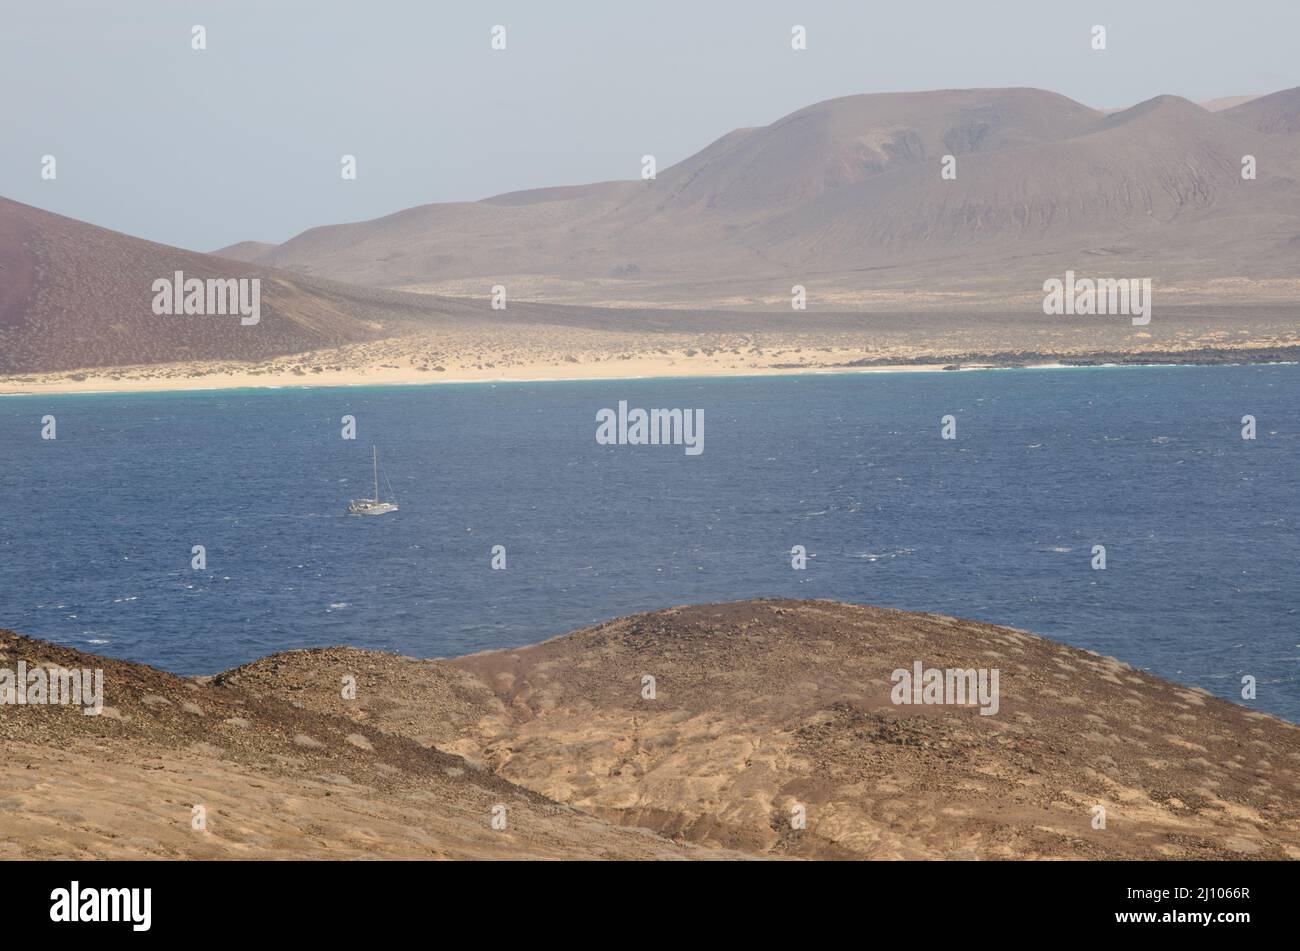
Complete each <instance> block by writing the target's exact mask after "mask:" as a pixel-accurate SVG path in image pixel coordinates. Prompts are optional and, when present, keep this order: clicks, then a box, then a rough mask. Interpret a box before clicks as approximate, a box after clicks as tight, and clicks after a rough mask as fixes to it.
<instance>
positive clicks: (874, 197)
mask: <svg viewBox="0 0 1300 951" xmlns="http://www.w3.org/2000/svg"><path fill="white" fill-rule="evenodd" d="M1297 129H1300V94H1298V92H1297V90H1288V91H1284V92H1280V93H1276V94H1274V95H1271V96H1265V97H1262V98H1259V99H1254V100H1251V101H1249V102H1246V103H1244V104H1242V105H1238V106H1235V107H1232V108H1228V109H1224V110H1222V111H1219V112H1211V111H1209V110H1208V109H1205V108H1203V107H1201V106H1198V105H1196V104H1195V103H1192V102H1190V101H1188V100H1186V99H1182V98H1179V97H1177V96H1160V97H1157V98H1155V99H1151V100H1149V101H1147V102H1143V103H1140V104H1138V105H1136V106H1134V107H1132V108H1130V109H1126V110H1123V111H1120V112H1117V113H1113V114H1109V115H1108V114H1103V113H1101V112H1098V111H1096V110H1093V109H1089V108H1087V107H1085V106H1083V105H1081V104H1079V103H1077V102H1074V101H1072V100H1070V99H1067V98H1065V97H1064V96H1059V95H1056V94H1054V93H1050V92H1045V91H1042V90H1036V89H968V90H939V91H933V92H921V93H890V94H877V95H861V96H848V97H844V98H840V99H833V100H829V101H827V102H822V103H818V104H816V105H812V106H809V107H807V108H805V109H800V110H798V111H797V112H794V113H792V114H790V115H788V116H785V117H783V118H781V119H778V120H777V121H776V122H773V123H772V124H771V125H769V126H765V127H763V128H757V129H739V130H736V131H734V132H731V133H729V134H727V135H725V136H723V137H722V138H721V139H719V140H718V141H716V142H714V143H713V144H711V145H709V146H708V147H706V148H704V149H703V150H701V151H700V152H698V153H696V154H695V155H692V156H690V157H689V158H687V159H685V160H684V161H682V162H679V163H677V164H676V165H673V166H672V167H669V168H664V169H661V170H660V171H659V173H658V175H657V177H656V179H655V180H654V181H623V182H605V183H601V184H597V185H589V186H578V187H570V188H551V189H537V190H533V191H528V192H519V193H514V194H508V195H501V196H497V197H495V198H490V199H487V200H484V201H480V202H461V203H453V204H433V205H425V206H421V207H418V208H411V209H408V210H406V211H402V212H399V213H397V214H394V215H389V216H387V217H384V218H378V219H375V220H372V221H364V222H359V223H355V224H340V225H332V226H326V227H319V228H313V229H311V230H309V231H306V232H303V233H302V234H300V235H298V236H297V237H294V238H292V239H291V240H289V241H287V242H285V243H284V244H282V245H280V246H278V247H276V248H272V249H270V250H265V251H259V252H256V253H255V259H256V260H258V261H260V262H262V263H266V264H271V265H275V266H277V267H285V268H290V269H294V270H299V271H302V272H305V273H310V274H317V275H325V276H330V277H334V278H338V279H342V280H348V281H355V282H357V283H362V284H369V285H375V286H383V287H393V288H406V289H412V290H424V291H432V292H440V293H451V294H459V293H468V292H469V289H470V288H477V287H478V286H480V285H482V284H483V283H484V282H485V281H487V282H497V281H500V282H502V283H505V284H507V285H509V286H510V287H511V288H512V289H513V290H514V292H515V293H516V296H517V297H519V298H520V299H534V300H544V299H545V300H557V301H561V300H562V301H569V302H572V303H586V304H611V303H612V304H618V303H619V302H639V303H640V304H642V305H647V304H650V305H653V304H664V303H669V302H672V303H674V304H675V305H678V306H692V307H697V308H708V307H731V306H736V305H737V304H738V303H743V304H746V305H748V306H754V305H756V303H757V302H756V299H757V298H761V297H763V296H764V295H774V294H778V293H779V294H785V295H788V294H789V288H790V286H791V284H792V283H800V284H803V285H805V286H806V287H807V288H808V292H809V295H810V299H812V300H813V301H815V302H817V303H816V306H825V304H826V302H828V301H837V302H839V303H841V304H843V303H850V304H853V305H867V304H872V303H879V302H880V301H882V300H885V301H888V302H889V304H890V306H892V307H894V308H901V309H907V310H914V309H929V308H930V307H932V306H933V305H934V301H933V300H932V299H931V298H930V297H929V296H927V295H931V294H934V293H937V292H938V293H944V294H946V295H949V299H947V300H945V301H944V302H943V304H944V306H945V307H946V308H947V309H948V310H949V311H950V312H952V313H954V314H959V315H962V314H968V313H969V312H971V311H972V310H974V311H985V312H992V311H997V310H1006V309H1007V308H1008V307H1017V308H1018V307H1026V306H1032V305H1033V303H1034V298H1035V297H1036V298H1037V299H1038V300H1039V301H1041V291H1040V290H1039V289H1040V288H1041V285H1042V282H1043V280H1044V279H1045V278H1046V277H1049V276H1053V275H1059V274H1061V273H1063V272H1064V271H1065V270H1066V269H1067V268H1069V269H1076V270H1079V271H1080V272H1089V271H1091V270H1093V269H1096V270H1097V272H1098V273H1099V274H1104V275H1110V276H1117V277H1118V276H1126V277H1133V276H1141V277H1149V278H1152V279H1153V281H1154V282H1155V283H1156V284H1157V285H1158V286H1160V287H1161V289H1162V292H1163V302H1164V303H1166V304H1169V303H1175V302H1178V303H1188V302H1191V301H1194V300H1198V299H1201V300H1207V299H1212V300H1215V301H1219V302H1223V301H1237V302H1246V301H1255V302H1261V301H1281V300H1293V299H1294V298H1295V292H1296V289H1297V285H1296V283H1295V282H1296V275H1295V264H1296V261H1297V255H1298V254H1300V243H1298V242H1300V135H1298V134H1297ZM946 155H947V156H953V157H954V159H955V161H956V175H955V178H950V179H945V178H943V177H942V176H941V174H940V172H941V164H942V160H943V157H944V156H946ZM1245 155H1253V156H1254V157H1255V159H1256V169H1257V177H1256V178H1254V179H1252V180H1249V181H1247V180H1243V178H1242V175H1241V170H1242V158H1243V156H1245ZM632 171H634V170H629V172H630V173H631V172H632ZM629 177H631V174H630V175H629ZM247 253H249V254H253V253H254V252H251V251H250V252H247ZM1031 292H1032V293H1031Z"/></svg>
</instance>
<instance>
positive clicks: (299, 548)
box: [0, 366, 1300, 722]
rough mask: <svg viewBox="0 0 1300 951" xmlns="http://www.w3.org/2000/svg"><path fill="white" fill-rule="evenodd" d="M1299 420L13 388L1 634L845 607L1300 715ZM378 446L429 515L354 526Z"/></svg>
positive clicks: (935, 384) (918, 392) (462, 634)
mask: <svg viewBox="0 0 1300 951" xmlns="http://www.w3.org/2000/svg"><path fill="white" fill-rule="evenodd" d="M620 400H626V401H627V403H628V405H629V406H631V407H642V408H647V409H649V408H683V409H688V410H693V409H702V410H703V415H704V421H705V427H704V442H703V447H704V451H703V452H702V453H700V454H699V455H689V454H687V453H686V452H685V451H684V447H682V446H672V445H659V446H644V445H600V444H598V443H597V441H596V439H595V433H596V416H597V413H598V412H599V411H600V410H601V409H604V408H615V407H617V405H618V402H619V401H620ZM1297 412H1300V367H1296V366H1237V367H1127V368H1118V367H1117V368H1087V369H1061V370H998V371H980V372H961V373H951V372H950V373H897V374H884V373H880V374H845V375H827V376H788V377H750V378H729V379H708V380H703V379H656V380H636V381H588V382H574V383H562V382H552V383H521V384H467V385H454V384H442V385H432V386H410V387H348V388H318V389H309V388H303V389H280V390H269V389H268V390H222V391H210V392H191V393H167V394H128V395H66V396H20V397H5V398H0V447H3V454H2V455H0V626H4V627H10V628H13V629H15V630H18V631H20V632H22V633H25V634H30V635H33V636H36V637H42V638H46V639H49V640H54V641H57V642H60V643H63V644H67V645H70V646H74V647H78V648H81V649H84V650H89V651H93V652H96V653H101V654H107V655H110V656H113V657H119V658H126V659H130V660H135V661H143V662H146V663H149V664H153V665H156V666H158V667H162V668H165V669H167V670H171V671H175V672H178V673H185V674H192V673H213V672H216V671H219V670H222V669H225V668H229V667H232V666H235V665H237V664H240V663H243V662H246V661H249V660H252V659H254V658H257V657H260V656H263V655H265V654H268V653H271V652H273V651H279V650H285V649H287V648H299V647H308V646H317V645H332V644H349V645H354V646H359V647H366V648H374V649H380V650H388V651H399V652H402V653H406V654H411V655H414V656H420V657H433V656H453V655H458V654H463V653H467V652H470V651H478V650H483V649H487V648H498V647H513V646H518V645H522V644H528V643H532V642H536V641H540V640H543V639H545V638H548V637H551V636H554V635H556V634H560V633H563V632H565V631H568V630H571V629H573V628H576V627H580V626H583V625H588V624H591V623H593V622H596V621H600V620H603V619H607V618H611V617H616V616H618V615H622V614H628V613H631V612H636V611H646V610H651V609H656V608H663V607H668V606H671V605H678V604H686V603H700V602H711V601H727V600H736V599H741V598H753V597H771V596H783V597H795V598H835V599H839V600H844V601H852V602H864V603H871V604H879V605H885V606H890V607H898V608H905V609H909V610H920V611H937V612H943V613H946V614H953V615H959V616H962V617H968V618H975V619H978V620H982V621H989V622H993V623H998V624H1007V625H1012V626H1015V627H1019V628H1023V629H1026V630H1030V631H1033V632H1035V633H1038V634H1042V635H1044V636H1046V637H1049V638H1053V639H1056V640H1059V641H1063V642H1065V643H1068V644H1072V645H1075V646H1078V647H1085V648H1089V649H1092V650H1096V651H1099V652H1101V653H1104V654H1110V655H1114V656H1116V657H1118V658H1120V659H1122V660H1125V661H1127V662H1129V663H1131V664H1133V665H1135V666H1138V667H1141V668H1145V669H1148V670H1150V671H1152V672H1154V673H1156V674H1159V675H1161V676H1163V677H1167V678H1170V679H1172V680H1176V681H1180V682H1183V683H1187V684H1193V685H1198V686H1201V687H1204V688H1206V689H1208V690H1210V691H1212V692H1213V693H1215V694H1218V695H1220V696H1223V697H1226V698H1229V699H1233V700H1237V701H1238V702H1241V699H1242V698H1241V689H1242V688H1241V685H1242V678H1243V677H1246V676H1251V677H1254V678H1255V679H1256V681H1257V690H1258V696H1257V698H1256V699H1255V700H1252V701H1248V704H1249V705H1250V706H1252V707H1254V708H1256V709H1260V710H1264V711H1268V712H1271V713H1275V714H1278V715H1280V716H1283V717H1287V718H1288V719H1290V720H1292V721H1297V722H1300V614H1298V613H1297V597H1296V595H1297V567H1298V566H1300V557H1298V556H1300V536H1298V535H1297V530H1296V529H1297V522H1298V521H1300V438H1298V435H1297V434H1298V433H1300V426H1297V419H1296V414H1297ZM47 415H49V416H53V417H54V418H55V425H56V438H55V439H43V438H42V437H41V431H42V418H43V417H45V416H47ZM1247 415H1250V416H1253V417H1254V418H1255V420H1256V426H1257V438H1255V439H1253V440H1247V439H1243V438H1242V417H1243V416H1247ZM344 416H353V417H355V419H356V439H353V440H347V439H344V438H342V435H341V433H342V429H343V424H342V422H341V420H342V418H343V417H344ZM945 416H952V417H953V419H954V421H955V435H956V438H955V439H944V438H942V435H941V429H942V423H941V420H942V418H943V417H945ZM372 447H377V448H378V451H379V458H380V462H381V464H382V470H383V476H382V477H381V480H380V483H381V484H380V489H381V494H382V495H383V496H384V497H385V498H387V497H388V496H389V494H390V489H389V486H390V484H391V492H392V495H394V496H395V497H396V500H397V501H398V503H399V504H400V510H399V511H397V512H394V513H391V514H388V515H383V516H379V517H362V516H355V515H348V514H347V506H348V502H349V500H350V499H354V498H360V497H364V496H369V495H372V494H373V482H372V479H373V476H372ZM385 477H386V478H385ZM197 545H201V546H203V547H204V549H205V552H206V567H205V568H203V569H201V570H198V569H195V568H194V567H192V558H193V557H194V556H193V554H192V552H193V550H194V546H197ZM498 545H499V546H503V547H504V550H505V555H504V557H505V569H504V570H494V569H493V567H492V551H493V547H494V546H498ZM797 545H801V546H803V547H804V549H806V552H807V567H806V568H805V569H803V570H794V569H793V568H792V566H791V562H792V555H791V550H792V549H793V548H794V546H797ZM1097 545H1101V546H1104V548H1105V556H1106V567H1105V568H1104V569H1098V568H1094V567H1093V565H1094V562H1095V557H1094V546H1097Z"/></svg>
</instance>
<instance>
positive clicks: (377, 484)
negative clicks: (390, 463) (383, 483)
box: [371, 446, 379, 505]
mask: <svg viewBox="0 0 1300 951" xmlns="http://www.w3.org/2000/svg"><path fill="white" fill-rule="evenodd" d="M371 448H372V449H373V450H374V451H375V504H376V505H378V504H379V447H378V446H371Z"/></svg>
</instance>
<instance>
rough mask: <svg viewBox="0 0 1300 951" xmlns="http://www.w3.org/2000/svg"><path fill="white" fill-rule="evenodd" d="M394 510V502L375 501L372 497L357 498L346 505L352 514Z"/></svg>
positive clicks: (382, 512) (395, 506)
mask: <svg viewBox="0 0 1300 951" xmlns="http://www.w3.org/2000/svg"><path fill="white" fill-rule="evenodd" d="M396 511H397V503H396V502H376V501H374V499H358V500H357V501H355V502H353V503H352V504H351V505H349V506H348V512H349V513H350V514H352V515H385V514H387V513H388V512H396Z"/></svg>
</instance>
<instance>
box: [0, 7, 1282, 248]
mask: <svg viewBox="0 0 1300 951" xmlns="http://www.w3.org/2000/svg"><path fill="white" fill-rule="evenodd" d="M796 23H797V24H802V25H804V26H805V27H807V31H808V49H807V50H806V51H802V52H795V51H793V50H791V48H790V28H791V26H792V25H794V24H796ZM194 24H202V25H203V26H205V27H206V28H207V49H206V50H203V51H195V50H192V49H191V47H190V35H191V34H190V30H191V27H192V26H193V25H194ZM495 24H502V25H504V26H505V27H506V31H507V32H506V38H507V49H506V50H505V51H493V50H492V49H490V32H491V29H492V27H493V26H494V25H495ZM1094 24H1102V25H1104V26H1105V27H1106V28H1107V32H1108V47H1109V48H1108V49H1107V50H1106V51H1105V52H1100V53H1099V52H1095V51H1093V50H1092V49H1090V47H1089V39H1090V30H1091V28H1092V26H1093V25H1094ZM1298 37H1300V0H1265V2H1251V0H1234V2H1232V3H1223V2H1222V0H1168V2H1165V0H1141V2H1137V0H1118V2H1111V0H985V2H974V0H935V2H925V0H907V2H904V3H898V2H877V0H840V2H822V0H801V2H794V0H787V2H767V0H735V2H731V0H691V2H686V3H679V2H673V0H659V2H655V3H640V4H637V3H632V2H630V0H601V2H590V3H589V2H576V0H575V2H563V0H551V2H547V0H527V2H519V3H510V2H491V0H466V2H446V0H416V2H399V0H357V2H348V3H343V2H332V0H311V2H306V0H303V2H290V0H211V2H206V3H200V2H185V0H102V2H89V0H82V2H76V0H3V14H2V15H0V89H3V90H4V94H3V96H0V195H4V196H6V197H9V198H14V199H17V200H19V201H23V202H27V203H29V204H32V205H36V206H38V207H40V208H45V209H48V210H51V211H56V212H59V213H61V214H66V215H70V216H72V217H75V218H80V219H83V220H86V221H91V222H94V223H95V224H99V225H103V226H105V227H109V228H114V229H116V230H119V231H125V232H127V233H129V234H133V235H138V236H140V237H145V238H149V239H152V240H155V241H161V242H165V243H168V244H176V245H181V246H184V247H188V248H194V249H198V250H213V249H215V248H218V247H220V246H222V245H225V244H229V243H232V242H234V241H239V240H243V239H246V238H252V239H258V240H265V241H277V242H278V241H283V240H284V239H286V238H288V237H291V236H292V235H294V234H296V233H298V232H299V231H301V230H303V229H305V228H308V227H311V226H314V225H319V224H330V223H335V222H340V221H351V220H357V219H362V218H370V217H375V216H378V215H382V214H387V213H389V212H392V211H397V210H399V209H402V208H407V207H410V206H412V205H419V204H424V203H426V202H431V201H460V200H474V199H478V198H484V197H487V196H489V195H494V194H498V193H500V192H505V191H512V190H515V189H520V188H530V187H535V186H540V185H556V184H572V183H580V182H588V181H600V180H605V179H612V178H635V177H637V176H638V175H639V174H640V158H641V156H642V155H644V154H646V153H652V154H654V155H655V156H656V158H657V160H658V163H659V168H660V169H661V170H662V169H663V168H666V167H667V166H668V165H670V164H671V163H673V162H676V161H678V160H680V159H682V158H685V157H686V156H687V155H689V154H691V153H692V152H694V151H696V150H698V149H700V148H702V147H703V146H705V145H707V144H708V143H709V142H711V141H712V140H714V139H716V138H718V137H719V136H721V135H722V134H724V133H725V132H727V131H729V130H731V129H734V128H738V127H741V126H751V125H765V124H767V123H769V122H772V121H774V120H775V119H778V118H780V117H781V116H782V115H785V114H786V113H788V112H791V111H793V110H795V109H798V108H800V107H801V106H805V105H809V104H811V103H814V102H817V101H820V100H822V99H829V98H832V97H834V96H842V95H848V94H852V93H861V92H888V91H901V90H916V89H937V88H950V87H970V86H1038V87H1042V88H1046V89H1051V90H1053V91H1056V92H1060V93H1064V94H1065V95H1068V96H1071V97H1073V98H1075V99H1078V100H1080V101H1081V102H1084V103H1086V104H1088V105H1091V106H1097V107H1109V106H1124V105H1131V104H1133V103H1135V102H1139V101H1141V100H1143V99H1147V98H1149V97H1151V96H1155V95H1159V94H1162V93H1173V94H1177V95H1181V96H1186V97H1188V98H1189V99H1194V100H1206V99H1212V98H1217V97H1220V96H1228V95H1236V94H1241V93H1259V92H1271V91H1274V90H1277V89H1282V88H1286V87H1290V86H1296V85H1300V57H1298V56H1297V55H1296V49H1297V38H1298ZM46 154H52V155H54V156H55V157H56V159H57V162H58V166H57V170H58V177H57V179H56V180H54V181H44V180H42V179H41V176H40V168H41V166H40V163H41V156H43V155H46ZM345 154H353V155H355V156H356V157H357V162H358V178H357V180H356V181H344V180H342V179H341V178H340V175H339V169H340V165H339V161H340V158H341V156H343V155H345Z"/></svg>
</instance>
